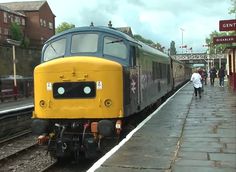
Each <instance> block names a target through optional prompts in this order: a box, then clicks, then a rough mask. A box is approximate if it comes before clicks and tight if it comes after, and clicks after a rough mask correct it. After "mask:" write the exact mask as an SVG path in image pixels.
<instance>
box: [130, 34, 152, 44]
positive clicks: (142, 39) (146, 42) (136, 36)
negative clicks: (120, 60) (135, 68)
mask: <svg viewBox="0 0 236 172" xmlns="http://www.w3.org/2000/svg"><path fill="white" fill-rule="evenodd" d="M134 39H136V40H139V41H141V42H143V43H145V44H147V45H153V44H155V43H154V42H153V41H152V40H150V39H145V38H143V37H142V36H141V35H134Z"/></svg>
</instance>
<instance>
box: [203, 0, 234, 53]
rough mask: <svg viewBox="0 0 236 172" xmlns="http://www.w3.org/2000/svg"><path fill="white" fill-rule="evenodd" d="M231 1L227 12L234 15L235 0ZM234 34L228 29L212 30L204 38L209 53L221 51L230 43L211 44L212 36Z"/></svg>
mask: <svg viewBox="0 0 236 172" xmlns="http://www.w3.org/2000/svg"><path fill="white" fill-rule="evenodd" d="M231 1H232V7H231V8H230V9H229V12H228V13H229V14H234V15H235V17H236V1H235V0H231ZM235 34H236V31H229V32H217V31H214V32H212V33H211V34H210V35H209V37H207V38H206V44H207V45H208V47H209V53H210V54H214V53H222V51H223V50H224V49H225V48H226V47H228V46H230V45H231V44H216V45H214V44H213V37H220V36H233V35H235Z"/></svg>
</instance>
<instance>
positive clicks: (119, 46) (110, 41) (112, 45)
mask: <svg viewBox="0 0 236 172" xmlns="http://www.w3.org/2000/svg"><path fill="white" fill-rule="evenodd" d="M103 53H104V54H106V55H111V56H115V57H119V58H122V59H126V58H127V47H126V46H125V44H124V42H123V40H122V39H117V38H112V37H105V38H104V45H103Z"/></svg>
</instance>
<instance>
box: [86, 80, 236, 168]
mask: <svg viewBox="0 0 236 172" xmlns="http://www.w3.org/2000/svg"><path fill="white" fill-rule="evenodd" d="M216 82H217V81H216ZM225 85H227V82H225ZM92 171H96V172H110V171H113V172H121V171H124V172H140V171H148V172H235V171H236V92H233V91H232V90H230V89H229V88H228V87H227V86H225V87H223V88H222V87H219V86H218V82H217V83H215V86H211V85H209V84H208V85H206V86H205V85H204V92H203V93H202V98H201V99H200V98H199V97H195V95H194V93H193V86H192V83H187V84H186V85H185V86H184V87H182V88H181V89H180V90H179V91H178V92H177V93H176V94H175V95H173V96H172V97H170V98H169V99H168V100H167V101H166V102H165V103H164V104H163V105H162V106H160V107H159V108H158V109H157V110H156V111H155V112H154V113H152V114H151V115H150V116H149V117H148V118H147V119H146V120H145V121H144V122H143V123H142V124H140V125H139V126H138V127H137V128H135V129H134V130H133V131H132V132H131V133H130V134H129V135H127V137H126V138H125V139H124V140H122V141H121V142H120V143H119V145H117V146H116V147H114V148H113V149H112V150H111V151H109V152H108V153H107V154H106V155H104V156H103V157H102V158H101V159H99V160H98V161H97V162H96V163H95V164H94V165H93V166H92V167H91V168H90V169H89V170H88V172H92Z"/></svg>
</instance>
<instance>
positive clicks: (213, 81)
mask: <svg viewBox="0 0 236 172" xmlns="http://www.w3.org/2000/svg"><path fill="white" fill-rule="evenodd" d="M216 72H217V71H216V68H215V67H214V66H213V67H212V68H211V70H210V81H211V85H213V86H214V83H215V77H216Z"/></svg>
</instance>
